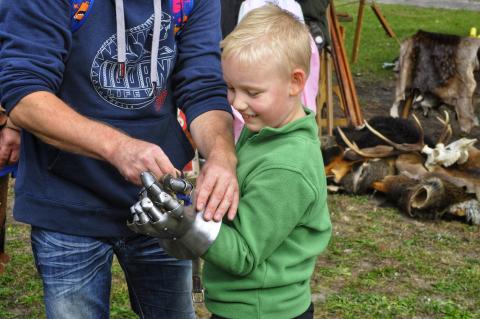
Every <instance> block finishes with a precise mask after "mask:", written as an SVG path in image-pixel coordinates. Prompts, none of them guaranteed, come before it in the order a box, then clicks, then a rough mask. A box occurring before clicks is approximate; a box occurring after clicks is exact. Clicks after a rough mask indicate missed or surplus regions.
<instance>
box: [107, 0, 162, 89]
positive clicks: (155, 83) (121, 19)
mask: <svg viewBox="0 0 480 319" xmlns="http://www.w3.org/2000/svg"><path fill="white" fill-rule="evenodd" d="M153 13H154V16H153V36H152V52H151V59H150V78H151V84H152V94H154V95H155V96H157V95H158V94H159V92H160V85H159V84H160V83H159V80H158V69H157V58H158V46H159V42H160V28H161V20H162V0H153ZM115 16H116V21H117V62H118V64H119V67H120V72H119V73H120V76H121V77H122V78H123V77H124V76H125V73H126V61H127V44H126V43H127V42H126V36H125V32H126V31H125V13H124V9H123V0H115Z"/></svg>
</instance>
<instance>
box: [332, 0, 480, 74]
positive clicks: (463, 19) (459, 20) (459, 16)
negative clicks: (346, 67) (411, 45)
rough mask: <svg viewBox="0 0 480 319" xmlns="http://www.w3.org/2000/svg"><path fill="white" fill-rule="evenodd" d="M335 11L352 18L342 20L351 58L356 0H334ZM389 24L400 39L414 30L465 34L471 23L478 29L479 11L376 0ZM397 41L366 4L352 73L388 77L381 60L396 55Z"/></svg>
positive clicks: (383, 60) (413, 32)
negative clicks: (380, 2) (404, 4)
mask: <svg viewBox="0 0 480 319" xmlns="http://www.w3.org/2000/svg"><path fill="white" fill-rule="evenodd" d="M335 5H336V11H337V13H340V12H345V13H348V14H350V15H351V16H352V17H353V21H352V22H342V25H343V26H344V27H345V30H346V34H345V46H346V51H347V55H348V60H349V61H350V58H351V53H352V45H353V37H354V34H355V28H356V21H357V10H358V3H352V1H343V0H342V1H335ZM377 5H378V6H379V7H380V9H381V12H382V14H383V15H384V17H385V18H386V20H387V22H388V24H389V25H390V27H391V28H392V30H393V31H394V32H395V34H396V35H397V37H398V39H399V40H400V41H402V40H404V39H405V38H407V37H409V36H411V35H413V34H415V33H416V32H417V30H419V29H422V30H425V31H431V32H439V33H447V34H456V35H461V36H468V35H469V32H470V28H471V27H476V28H477V30H480V12H478V11H466V10H447V9H432V8H419V7H412V6H402V5H389V4H377ZM399 48H400V47H399V45H398V43H397V42H396V40H395V39H393V38H389V37H388V36H387V35H386V33H385V32H384V30H383V28H382V26H381V24H380V22H379V21H378V20H377V18H376V16H375V14H374V13H373V11H372V10H371V9H370V7H369V6H368V5H367V6H366V7H365V11H364V19H363V27H362V33H361V41H360V49H359V56H358V60H357V63H355V64H353V65H351V67H352V72H353V74H357V75H358V74H361V75H363V76H366V77H368V78H379V77H380V78H387V77H389V76H391V73H392V72H391V70H384V69H382V64H383V62H391V61H392V60H394V59H395V58H396V57H398V55H399Z"/></svg>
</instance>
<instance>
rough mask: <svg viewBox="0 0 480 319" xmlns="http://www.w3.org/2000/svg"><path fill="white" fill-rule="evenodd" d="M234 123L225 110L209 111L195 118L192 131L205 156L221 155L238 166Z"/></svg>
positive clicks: (208, 157)
mask: <svg viewBox="0 0 480 319" xmlns="http://www.w3.org/2000/svg"><path fill="white" fill-rule="evenodd" d="M232 123H233V118H232V116H231V115H230V114H229V113H227V112H224V111H209V112H206V113H204V114H202V115H200V116H199V117H197V118H195V120H194V121H193V122H192V124H191V125H190V131H191V133H192V137H193V140H194V141H195V143H196V145H197V148H198V150H199V152H200V154H201V155H202V156H203V157H205V158H206V159H207V160H208V159H210V158H212V157H220V158H222V160H224V161H228V162H229V163H230V164H232V165H234V166H236V164H237V158H236V156H235V146H234V142H233V124H232Z"/></svg>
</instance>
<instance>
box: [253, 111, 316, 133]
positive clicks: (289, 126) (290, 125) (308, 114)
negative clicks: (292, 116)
mask: <svg viewBox="0 0 480 319" xmlns="http://www.w3.org/2000/svg"><path fill="white" fill-rule="evenodd" d="M303 109H304V111H305V113H306V115H305V116H304V117H302V118H300V119H298V120H295V121H292V122H290V123H287V124H285V125H283V126H281V127H270V126H266V127H264V128H262V129H261V130H260V131H258V132H256V133H254V132H251V131H250V134H251V135H250V136H249V137H248V139H249V140H254V139H255V140H258V139H264V138H269V137H272V136H277V135H281V134H285V133H288V132H291V131H294V130H296V129H297V127H299V126H301V127H302V129H304V126H303V122H305V121H308V120H309V118H310V117H312V118H315V113H313V111H311V110H310V109H307V108H305V107H304V108H303Z"/></svg>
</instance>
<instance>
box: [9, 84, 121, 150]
mask: <svg viewBox="0 0 480 319" xmlns="http://www.w3.org/2000/svg"><path fill="white" fill-rule="evenodd" d="M10 117H11V120H12V121H13V122H14V123H15V124H16V125H17V126H19V127H22V128H24V129H26V130H28V131H30V132H31V133H33V134H35V135H36V136H37V137H39V138H40V139H42V140H43V141H44V142H46V143H48V144H51V145H53V146H55V147H58V148H60V149H63V150H66V151H69V152H73V153H77V154H81V155H87V156H90V157H94V158H97V159H107V158H108V157H109V156H110V154H111V153H112V152H113V149H114V148H115V147H117V145H116V144H117V143H119V142H121V140H122V139H125V138H128V137H127V136H126V135H125V134H123V133H121V132H120V131H118V130H116V129H114V128H112V127H110V126H108V125H105V124H103V123H100V122H96V121H93V120H91V119H88V118H87V117H85V116H83V115H81V114H79V113H77V112H76V111H74V110H73V109H72V108H70V107H69V106H68V105H66V104H65V103H64V102H63V101H62V100H60V99H59V98H58V97H56V96H55V95H54V94H51V93H49V92H34V93H31V94H29V95H27V96H25V97H24V98H23V99H22V100H20V102H19V103H18V105H17V106H16V107H15V108H14V109H13V110H12V112H11V113H10Z"/></svg>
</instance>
